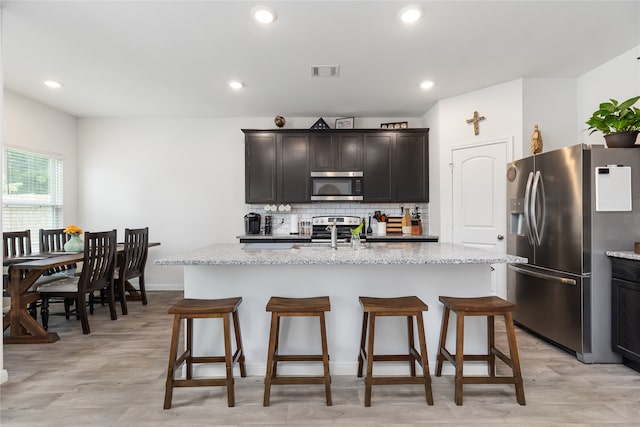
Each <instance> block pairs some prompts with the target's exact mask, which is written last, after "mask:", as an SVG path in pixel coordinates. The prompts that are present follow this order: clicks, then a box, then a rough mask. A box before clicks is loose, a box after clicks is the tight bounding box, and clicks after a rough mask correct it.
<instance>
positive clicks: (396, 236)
mask: <svg viewBox="0 0 640 427" xmlns="http://www.w3.org/2000/svg"><path fill="white" fill-rule="evenodd" d="M236 238H237V239H246V240H302V241H304V240H311V236H300V235H297V234H291V235H289V234H271V235H264V234H244V235H242V236H236ZM438 238H439V236H434V235H431V234H401V233H397V234H387V235H385V236H378V235H376V234H369V235H367V236H366V237H365V240H366V239H375V240H399V239H402V240H407V241H411V240H419V239H438Z"/></svg>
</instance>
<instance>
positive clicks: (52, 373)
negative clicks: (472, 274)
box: [0, 292, 640, 427]
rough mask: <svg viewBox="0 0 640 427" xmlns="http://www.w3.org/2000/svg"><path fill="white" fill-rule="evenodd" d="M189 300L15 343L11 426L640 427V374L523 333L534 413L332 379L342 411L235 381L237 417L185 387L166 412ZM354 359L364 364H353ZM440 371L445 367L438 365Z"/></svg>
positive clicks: (61, 325)
mask: <svg viewBox="0 0 640 427" xmlns="http://www.w3.org/2000/svg"><path fill="white" fill-rule="evenodd" d="M181 296H182V294H181V293H180V292H151V293H150V295H149V305H148V306H142V305H140V304H139V303H130V305H129V315H128V316H120V315H119V318H118V320H116V321H110V320H108V310H107V308H106V307H100V308H98V309H97V310H96V313H95V314H94V315H93V316H92V318H91V319H90V323H91V328H92V332H91V334H90V335H83V334H82V331H81V328H80V324H79V322H78V321H75V320H70V321H67V320H65V319H64V317H58V316H53V317H52V319H51V326H50V328H51V330H53V331H57V332H59V334H60V337H61V341H59V342H57V343H54V344H37V345H5V346H4V367H5V369H7V371H8V373H9V381H8V382H6V383H4V384H3V385H2V386H1V387H0V393H1V394H0V400H1V411H2V412H1V414H0V424H2V426H88V425H96V426H141V427H144V426H201V425H227V426H233V425H246V424H255V425H274V426H275V425H285V424H287V425H314V426H322V425H333V424H341V425H349V426H374V425H380V426H393V425H398V426H399V425H403V426H411V425H424V424H435V425H437V424H443V425H444V424H446V425H456V426H461V425H478V424H486V425H513V426H529V425H536V426H540V425H544V426H549V425H563V426H564V425H576V426H577V425H580V426H588V425H589V426H602V425H627V426H638V425H640V374H639V373H637V372H635V371H633V370H631V369H629V368H627V367H625V366H623V365H585V364H582V363H580V362H578V361H577V360H576V359H575V358H574V357H573V356H570V355H568V354H566V353H564V352H563V351H561V350H559V349H556V348H555V347H552V346H550V345H548V344H547V343H545V342H544V341H541V340H539V339H537V338H535V337H532V336H531V335H529V334H527V333H525V332H523V331H521V330H518V332H517V333H518V340H519V341H518V345H519V348H520V357H521V363H522V370H523V375H524V382H525V393H526V399H527V406H520V405H518V404H517V403H516V401H515V393H514V392H513V386H501V385H497V386H496V385H492V386H484V385H467V386H465V392H464V406H461V407H458V406H456V405H455V404H454V402H453V378H452V377H451V376H446V377H444V376H443V377H440V378H436V377H433V394H434V400H435V405H434V406H432V407H429V406H427V405H426V403H425V402H424V394H423V390H422V388H421V387H420V386H409V385H402V386H377V387H375V386H374V388H373V397H372V406H371V407H370V408H365V407H364V405H363V401H364V400H363V397H364V382H363V380H362V379H359V378H357V377H356V376H355V374H354V375H353V376H334V377H333V404H334V406H332V407H327V406H325V403H324V391H323V388H322V387H321V386H315V385H314V386H274V387H273V389H272V393H271V394H272V397H271V406H270V407H268V408H264V407H263V406H262V393H263V378H261V377H248V378H239V377H238V378H236V407H234V408H228V407H227V401H226V394H225V391H224V388H221V387H215V388H213V387H211V388H208V387H207V388H180V389H176V390H175V392H174V398H173V408H172V409H170V410H166V411H165V410H163V409H162V403H163V396H164V382H165V378H166V377H165V375H166V368H167V366H166V365H167V360H168V348H169V339H170V330H171V322H172V317H171V316H169V315H168V314H167V308H168V307H169V305H170V304H172V303H173V302H175V301H176V300H178V299H179V298H181ZM354 357H355V356H354ZM430 363H431V365H432V366H434V365H435V361H430Z"/></svg>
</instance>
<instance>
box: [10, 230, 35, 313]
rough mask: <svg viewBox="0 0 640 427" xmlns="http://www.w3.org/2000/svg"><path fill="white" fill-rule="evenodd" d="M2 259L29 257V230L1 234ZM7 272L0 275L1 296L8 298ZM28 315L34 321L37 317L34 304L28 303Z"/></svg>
mask: <svg viewBox="0 0 640 427" xmlns="http://www.w3.org/2000/svg"><path fill="white" fill-rule="evenodd" d="M2 242H3V246H2V247H3V256H4V259H7V258H14V257H20V256H25V255H31V230H24V231H5V232H3V233H2ZM8 288H9V272H8V269H7V271H5V272H3V273H2V296H3V297H6V298H9V297H10V296H9V294H8ZM29 313H31V316H32V317H33V318H34V319H35V318H36V317H37V309H36V303H35V302H33V301H32V302H30V303H29Z"/></svg>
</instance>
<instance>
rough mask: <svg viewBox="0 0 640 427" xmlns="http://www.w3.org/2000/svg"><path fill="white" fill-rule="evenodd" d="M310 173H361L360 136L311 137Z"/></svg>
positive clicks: (348, 134)
mask: <svg viewBox="0 0 640 427" xmlns="http://www.w3.org/2000/svg"><path fill="white" fill-rule="evenodd" d="M310 144H311V145H310V147H311V171H318V172H320V171H361V170H362V134H359V133H339V134H331V135H323V134H312V135H311V142H310Z"/></svg>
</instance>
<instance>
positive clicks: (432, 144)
mask: <svg viewBox="0 0 640 427" xmlns="http://www.w3.org/2000/svg"><path fill="white" fill-rule="evenodd" d="M422 120H423V123H424V124H423V127H427V128H429V234H432V235H438V236H439V235H440V234H441V233H440V229H441V218H440V215H441V210H440V198H441V197H442V196H441V190H440V174H441V169H442V166H441V163H440V138H441V136H440V104H436V105H435V106H434V107H433V108H431V109H430V110H429V111H428V112H427V113H426V114H425V115H424V116H423V117H422ZM445 167H446V166H445Z"/></svg>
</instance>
